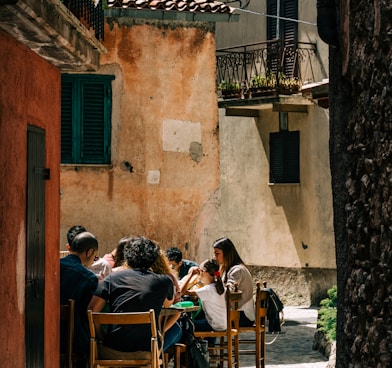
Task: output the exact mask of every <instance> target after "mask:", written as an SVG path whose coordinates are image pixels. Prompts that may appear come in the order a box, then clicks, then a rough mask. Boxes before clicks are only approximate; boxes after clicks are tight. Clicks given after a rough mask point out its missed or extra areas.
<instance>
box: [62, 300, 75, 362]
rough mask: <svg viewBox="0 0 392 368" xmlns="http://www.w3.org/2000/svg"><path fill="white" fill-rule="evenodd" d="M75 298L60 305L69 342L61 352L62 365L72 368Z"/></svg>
mask: <svg viewBox="0 0 392 368" xmlns="http://www.w3.org/2000/svg"><path fill="white" fill-rule="evenodd" d="M74 320H75V300H73V299H69V302H68V304H61V305H60V321H62V322H65V323H66V325H67V344H66V347H65V351H63V352H61V353H60V366H61V367H66V368H72V360H73V359H72V357H73V340H74V327H75V326H74Z"/></svg>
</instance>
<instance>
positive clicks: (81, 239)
mask: <svg viewBox="0 0 392 368" xmlns="http://www.w3.org/2000/svg"><path fill="white" fill-rule="evenodd" d="M89 249H94V250H97V249H98V240H97V239H96V237H95V236H94V235H93V234H91V233H89V232H87V231H84V232H82V233H80V234H78V235H76V236H75V238H74V239H73V241H72V244H71V250H72V251H74V252H76V253H83V252H85V251H87V250H89Z"/></svg>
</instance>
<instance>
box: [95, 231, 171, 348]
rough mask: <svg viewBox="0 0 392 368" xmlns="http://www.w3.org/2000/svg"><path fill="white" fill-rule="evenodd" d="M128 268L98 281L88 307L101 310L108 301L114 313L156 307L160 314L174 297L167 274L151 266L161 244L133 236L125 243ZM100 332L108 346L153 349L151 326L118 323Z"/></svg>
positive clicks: (96, 310)
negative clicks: (157, 272)
mask: <svg viewBox="0 0 392 368" xmlns="http://www.w3.org/2000/svg"><path fill="white" fill-rule="evenodd" d="M124 255H125V259H126V261H127V264H128V266H129V268H127V269H124V270H120V271H118V272H112V273H111V274H110V275H109V276H107V277H105V278H104V279H103V281H101V283H100V284H99V286H98V288H97V290H96V292H95V295H94V296H93V298H92V299H91V302H90V304H89V306H88V309H90V310H92V311H93V312H101V311H102V310H103V308H104V307H105V306H106V304H108V305H109V309H110V312H111V313H124V312H145V311H148V310H149V309H154V311H155V318H156V322H157V325H158V317H159V314H160V311H161V309H162V305H163V306H165V307H168V306H170V305H171V303H172V299H173V283H172V281H171V279H170V277H169V276H168V275H164V274H156V273H155V272H153V271H151V270H150V269H149V268H150V267H151V265H152V264H153V263H154V262H155V260H156V259H157V257H158V255H159V247H158V246H157V245H156V244H155V243H154V242H153V241H151V240H149V239H147V238H145V237H138V238H130V239H129V241H128V243H127V244H126V245H125V247H124ZM97 335H98V336H99V338H101V339H103V344H104V345H105V346H107V347H109V348H112V349H115V350H118V351H124V352H132V351H138V350H150V348H151V330H150V329H149V328H148V327H146V328H144V327H141V326H117V327H116V328H115V329H112V330H109V331H107V332H106V333H105V334H103V331H102V329H97Z"/></svg>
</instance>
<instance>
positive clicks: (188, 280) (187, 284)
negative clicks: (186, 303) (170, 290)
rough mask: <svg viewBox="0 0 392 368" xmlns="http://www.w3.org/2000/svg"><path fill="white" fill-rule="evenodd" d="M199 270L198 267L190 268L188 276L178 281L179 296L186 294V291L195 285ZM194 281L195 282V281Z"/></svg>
mask: <svg viewBox="0 0 392 368" xmlns="http://www.w3.org/2000/svg"><path fill="white" fill-rule="evenodd" d="M199 273H200V270H199V267H191V268H190V269H189V271H188V274H187V275H186V276H184V277H183V279H182V280H180V282H179V285H180V288H181V295H185V294H187V290H188V289H189V288H191V287H192V286H193V285H195V284H197V282H198V280H197V277H195V276H197V275H199ZM195 279H196V280H195ZM188 295H189V294H188Z"/></svg>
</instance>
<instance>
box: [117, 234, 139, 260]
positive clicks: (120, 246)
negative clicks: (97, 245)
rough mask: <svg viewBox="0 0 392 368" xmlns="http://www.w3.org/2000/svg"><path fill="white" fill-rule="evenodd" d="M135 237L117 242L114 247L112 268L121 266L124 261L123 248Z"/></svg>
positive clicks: (127, 237)
mask: <svg viewBox="0 0 392 368" xmlns="http://www.w3.org/2000/svg"><path fill="white" fill-rule="evenodd" d="M133 238H135V237H133V236H124V237H123V238H121V239H120V240H119V241H118V244H117V247H116V255H115V257H114V267H119V266H122V264H123V263H124V261H125V255H124V247H125V246H126V245H127V244H128V242H129V241H130V240H131V239H133Z"/></svg>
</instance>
